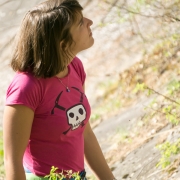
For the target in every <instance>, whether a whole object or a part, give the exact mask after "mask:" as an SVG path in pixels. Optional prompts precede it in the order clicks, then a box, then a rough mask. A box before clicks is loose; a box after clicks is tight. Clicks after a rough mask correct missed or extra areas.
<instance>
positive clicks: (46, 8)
mask: <svg viewBox="0 0 180 180" xmlns="http://www.w3.org/2000/svg"><path fill="white" fill-rule="evenodd" d="M82 9H83V8H82V7H81V5H80V4H79V3H78V1H76V0H48V1H45V2H43V3H41V4H39V5H37V6H36V7H34V8H33V9H32V10H30V11H28V12H27V14H26V15H25V17H24V19H23V21H22V24H21V26H20V31H19V33H18V36H17V42H16V46H15V51H14V54H13V57H12V61H11V67H12V68H13V70H14V71H20V72H26V71H31V72H32V73H33V74H34V76H36V77H43V78H46V77H52V76H55V75H56V74H58V73H59V72H60V71H63V70H64V69H65V67H66V66H67V64H68V61H69V57H70V56H72V55H71V52H69V51H68V50H67V49H68V48H67V47H70V46H71V44H72V43H73V39H72V36H71V34H70V28H71V27H72V25H73V24H74V23H75V22H76V21H77V18H78V16H79V14H80V13H81V11H82ZM60 42H62V43H61V45H60Z"/></svg>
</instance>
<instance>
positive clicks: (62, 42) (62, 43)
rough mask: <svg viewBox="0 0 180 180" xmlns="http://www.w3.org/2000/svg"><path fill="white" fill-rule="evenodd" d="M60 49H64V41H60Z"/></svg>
mask: <svg viewBox="0 0 180 180" xmlns="http://www.w3.org/2000/svg"><path fill="white" fill-rule="evenodd" d="M60 49H61V50H65V49H66V45H65V44H64V41H60Z"/></svg>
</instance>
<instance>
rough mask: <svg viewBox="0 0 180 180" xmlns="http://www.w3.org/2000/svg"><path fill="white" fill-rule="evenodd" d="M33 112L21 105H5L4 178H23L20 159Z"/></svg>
mask: <svg viewBox="0 0 180 180" xmlns="http://www.w3.org/2000/svg"><path fill="white" fill-rule="evenodd" d="M33 117H34V112H33V110H31V109H30V108H28V107H26V106H23V105H12V106H6V107H5V110H4V117H3V141H4V161H5V172H6V180H25V179H26V178H25V173H24V169H23V164H22V159H23V155H24V151H25V148H26V146H27V144H28V140H29V137H30V133H31V126H32V122H33Z"/></svg>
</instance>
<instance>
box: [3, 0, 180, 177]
mask: <svg viewBox="0 0 180 180" xmlns="http://www.w3.org/2000/svg"><path fill="white" fill-rule="evenodd" d="M39 2H41V1H38V0H31V1H26V0H9V1H8V0H0V77H1V83H0V93H1V96H0V123H1V124H2V114H3V109H4V103H5V92H6V89H7V87H8V85H9V83H10V81H11V80H12V77H13V75H14V72H13V71H12V70H11V68H10V67H9V63H10V57H11V53H12V50H13V45H12V42H13V39H14V36H15V34H16V32H17V30H18V27H19V25H20V22H21V20H22V18H23V16H24V14H25V13H26V12H27V11H28V10H29V9H30V8H31V7H33V6H34V5H35V4H37V3H39ZM80 3H81V4H82V6H83V7H84V16H86V17H88V18H90V19H92V20H93V22H94V23H93V25H92V32H93V37H94V39H95V44H94V46H93V47H91V48H90V49H88V50H85V51H83V52H81V53H80V54H78V57H80V59H81V60H82V62H83V64H84V67H85V69H86V72H87V80H86V92H87V96H88V97H89V100H90V104H91V106H92V117H91V124H92V127H93V128H94V131H95V133H96V135H97V137H98V139H99V141H100V144H101V147H102V149H103V152H104V153H105V155H106V158H107V159H108V163H109V164H110V166H111V168H112V170H113V171H114V173H115V174H116V176H117V177H122V176H124V177H126V176H125V175H126V174H128V173H127V172H123V173H124V174H123V173H122V172H121V168H122V167H121V165H122V156H120V155H119V154H122V153H124V151H122V152H120V149H119V147H118V146H117V144H118V143H119V139H121V138H120V137H119V138H118V140H115V141H114V140H113V141H111V140H109V139H108V138H110V137H112V136H113V137H116V135H117V134H118V133H119V131H120V134H121V136H122V134H123V137H124V136H125V138H126V135H127V129H128V128H127V129H125V127H129V129H132V126H133V125H134V124H137V122H138V121H137V119H138V118H140V117H142V116H143V115H144V111H143V107H144V104H145V103H148V102H150V100H149V99H144V95H142V96H140V97H141V98H140V97H139V96H137V95H134V94H133V93H132V87H131V86H132V84H133V83H132V81H131V80H132V79H133V77H135V76H138V77H136V81H135V82H134V84H136V83H141V82H143V81H144V79H143V78H144V77H145V75H144V74H143V73H141V71H142V72H143V70H144V68H145V67H146V66H145V64H144V63H141V62H142V61H146V64H147V67H151V69H153V70H152V71H150V73H149V74H150V76H149V78H148V79H149V80H150V79H152V81H150V83H151V85H154V86H155V87H159V86H158V85H159V84H157V79H158V78H160V77H161V76H160V75H162V74H163V72H165V71H166V70H168V69H167V68H166V67H165V68H164V69H163V68H162V67H163V65H166V63H167V62H169V61H168V60H169V59H168V58H170V60H171V58H172V57H173V55H175V54H178V52H179V46H178V43H177V42H178V41H179V31H180V28H179V15H180V14H179V9H180V2H179V1H178V0H176V1H175V0H173V1H170V0H169V1H168V0H159V1H158V0H152V1H149V0H109V1H108V0H91V1H90V0H80ZM170 40H171V41H170ZM168 43H169V45H168ZM173 43H176V44H173ZM172 44H173V45H174V46H173V50H174V51H173V53H172V51H170V50H168V49H171V48H172V47H171V46H172ZM160 47H161V48H162V49H163V47H164V49H165V48H166V51H165V52H163V53H164V54H163V53H162V54H163V56H159V51H160V50H162V49H160ZM159 49H160V50H159ZM155 50H157V51H155ZM152 52H153V57H151V54H152ZM155 56H156V58H154V57H155ZM161 60H164V61H163V62H161ZM137 63H138V65H137V66H134V65H136V64H137ZM157 65H159V66H161V70H160V71H161V72H160V71H159V74H158V75H157V74H156V69H157ZM137 67H138V68H137ZM154 74H155V76H154ZM171 74H172V73H171ZM152 77H153V78H154V79H153V78H152ZM165 79H166V77H165ZM167 79H168V78H167ZM164 81H165V80H164ZM148 82H149V81H148ZM162 82H163V80H162V81H161V83H162ZM124 84H125V85H124ZM124 86H125V87H124ZM121 87H123V88H122V89H120V88H121ZM142 97H143V98H142ZM130 119H131V122H130ZM138 120H139V119H138ZM129 122H130V124H128V123H129ZM132 122H133V123H132ZM122 127H123V128H122ZM156 127H159V126H157V125H156ZM122 129H123V130H122ZM124 129H125V130H124ZM147 134H148V132H147ZM121 140H122V139H121ZM151 145H152V144H151ZM153 146H154V145H153ZM134 148H135V147H134ZM149 149H150V147H149ZM112 150H113V151H112ZM126 151H128V150H126ZM129 151H132V149H131V150H129ZM142 153H143V152H142ZM140 155H142V154H141V153H140ZM112 156H114V157H116V159H115V160H114V159H113V160H111V159H112V158H111V157H112ZM124 156H125V155H124ZM132 159H135V158H134V156H132ZM131 165H132V164H131ZM128 166H129V164H128V163H127V167H128ZM135 166H136V165H135ZM135 166H133V167H135ZM136 167H137V166H136ZM139 168H140V170H139V173H140V172H141V171H142V169H141V167H139ZM126 169H127V168H126ZM150 169H151V167H150ZM131 171H132V172H134V171H135V170H134V169H133V168H132V170H131ZM88 172H89V174H91V172H90V171H89V170H88ZM129 174H130V173H129ZM131 174H132V173H131ZM134 174H135V173H134ZM144 174H146V175H145V177H147V173H144ZM137 176H139V174H138V175H137V174H136V177H137ZM142 177H143V176H142ZM151 177H152V176H150V178H151ZM127 178H130V176H129V175H128V176H127ZM91 179H93V176H92V177H91ZM132 179H135V176H132ZM138 179H140V176H139V178H138ZM146 179H147V178H146Z"/></svg>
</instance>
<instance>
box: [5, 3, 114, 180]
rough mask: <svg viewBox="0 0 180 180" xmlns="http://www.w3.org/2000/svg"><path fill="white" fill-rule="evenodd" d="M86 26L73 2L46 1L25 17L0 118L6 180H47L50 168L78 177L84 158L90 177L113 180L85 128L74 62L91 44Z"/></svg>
mask: <svg viewBox="0 0 180 180" xmlns="http://www.w3.org/2000/svg"><path fill="white" fill-rule="evenodd" d="M91 25H92V21H91V20H89V19H87V18H85V17H83V15H82V7H81V6H80V4H79V3H78V2H77V1H76V0H49V1H46V2H43V3H41V4H39V5H37V6H36V7H34V8H33V9H31V10H30V11H28V12H27V14H26V15H25V17H24V19H23V21H22V24H21V27H20V30H19V33H18V35H17V39H16V42H17V43H16V46H15V51H14V54H13V57H12V62H11V66H12V68H13V70H14V71H16V75H15V77H14V79H13V81H12V82H11V84H10V85H9V88H8V90H7V97H6V107H5V110H4V118H3V132H4V152H5V170H6V180H25V179H28V180H35V179H48V178H44V176H46V175H48V174H49V172H50V170H51V167H52V166H55V167H58V169H59V171H60V172H61V171H63V173H65V172H67V171H65V170H72V172H80V173H79V175H80V176H81V179H85V171H84V157H85V160H86V162H87V164H88V165H89V166H90V168H91V169H92V171H93V172H94V174H95V175H96V177H97V179H101V180H113V179H114V176H113V174H112V173H111V171H110V169H109V167H108V165H107V163H106V161H105V159H104V157H103V154H102V151H101V149H100V147H99V145H98V142H97V140H96V137H95V135H94V133H93V132H92V130H91V127H90V124H89V122H88V120H89V117H90V106H89V103H88V100H87V98H86V96H85V92H84V86H85V76H86V75H85V72H84V68H83V65H82V63H81V61H80V60H79V59H78V58H77V57H76V54H77V53H79V52H80V51H82V50H84V49H87V48H89V47H91V46H92V45H93V43H94V39H93V37H92V33H91V29H90V26H91ZM65 175H66V174H65ZM67 179H68V178H67Z"/></svg>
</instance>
